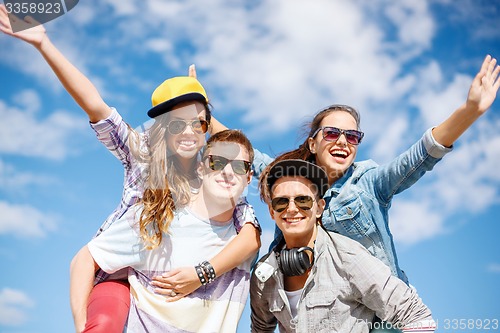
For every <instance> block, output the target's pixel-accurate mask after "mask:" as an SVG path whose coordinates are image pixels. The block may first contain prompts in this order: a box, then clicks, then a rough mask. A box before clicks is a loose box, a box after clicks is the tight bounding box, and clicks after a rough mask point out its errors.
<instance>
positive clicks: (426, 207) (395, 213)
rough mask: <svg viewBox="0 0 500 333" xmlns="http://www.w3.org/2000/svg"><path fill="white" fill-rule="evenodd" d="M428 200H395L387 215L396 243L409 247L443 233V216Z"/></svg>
mask: <svg viewBox="0 0 500 333" xmlns="http://www.w3.org/2000/svg"><path fill="white" fill-rule="evenodd" d="M430 200H432V199H431V198H428V197H427V198H423V199H421V200H397V201H396V200H395V202H394V205H393V207H392V208H391V210H390V214H389V215H390V226H391V230H392V233H393V235H394V239H395V241H396V242H399V243H403V244H407V245H411V244H415V243H418V242H421V241H423V240H425V239H429V238H432V237H435V236H437V235H439V234H442V233H443V232H445V228H444V225H443V223H444V219H443V216H442V215H440V213H439V211H438V210H435V209H433V208H434V207H433V206H432V205H430V204H429V201H430Z"/></svg>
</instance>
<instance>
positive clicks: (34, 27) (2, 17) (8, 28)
mask: <svg viewBox="0 0 500 333" xmlns="http://www.w3.org/2000/svg"><path fill="white" fill-rule="evenodd" d="M9 18H10V20H12V21H13V22H17V23H16V24H22V25H24V26H25V28H26V30H21V31H19V32H13V31H12V25H11V22H10V20H9ZM0 31H2V32H3V33H4V34H6V35H10V36H13V37H16V38H19V39H21V40H23V41H25V42H27V43H30V44H32V45H34V46H35V47H39V46H40V44H41V43H42V41H43V39H44V38H46V33H45V28H44V27H43V25H41V24H39V23H38V22H37V21H36V20H35V19H34V18H32V17H31V16H26V17H25V18H24V21H21V20H19V18H17V17H16V16H14V15H9V13H8V12H7V8H5V5H3V4H2V5H0Z"/></svg>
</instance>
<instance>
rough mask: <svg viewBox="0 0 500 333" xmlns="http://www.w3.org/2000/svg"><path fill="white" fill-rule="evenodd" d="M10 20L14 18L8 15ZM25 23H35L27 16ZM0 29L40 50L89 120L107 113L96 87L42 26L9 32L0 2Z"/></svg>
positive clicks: (108, 110)
mask: <svg viewBox="0 0 500 333" xmlns="http://www.w3.org/2000/svg"><path fill="white" fill-rule="evenodd" d="M11 19H12V20H15V19H16V18H14V17H11ZM25 22H26V23H27V24H31V25H32V26H33V25H35V24H36V21H34V20H33V19H32V18H30V17H27V18H26V19H25ZM0 31H2V32H3V33H5V34H6V35H10V36H13V37H15V38H18V39H20V40H22V41H25V42H26V43H29V44H31V45H33V46H34V47H35V48H36V49H37V50H38V51H39V52H40V54H41V55H42V56H43V57H44V59H45V61H46V62H47V63H48V64H49V66H50V67H51V68H52V71H53V72H54V73H55V74H56V76H57V78H58V79H59V81H60V82H61V84H62V85H63V86H64V88H65V89H66V91H67V92H68V93H69V94H70V95H71V96H72V97H73V99H74V100H75V102H76V103H77V104H78V105H79V106H80V107H81V108H82V109H83V110H84V111H85V112H86V113H87V115H88V116H89V119H90V121H91V122H97V121H99V120H102V119H105V118H106V117H107V116H109V114H110V113H111V110H110V109H109V106H108V105H107V104H106V103H105V102H104V100H103V99H102V98H101V96H100V94H99V92H98V91H97V89H96V87H95V86H94V85H93V84H92V82H90V80H89V79H88V78H87V77H85V75H83V74H82V73H81V72H80V71H79V70H78V69H77V68H76V67H75V66H73V64H71V63H70V62H69V61H68V59H66V58H65V57H64V55H63V54H62V53H61V52H59V50H58V49H57V48H56V47H55V46H54V45H53V44H52V42H51V41H50V39H49V37H48V36H47V34H46V32H45V28H44V27H43V26H42V25H36V26H33V27H32V28H30V29H27V30H22V31H20V32H17V33H15V32H13V31H12V27H11V24H10V21H9V16H8V13H7V9H6V8H5V6H4V5H0Z"/></svg>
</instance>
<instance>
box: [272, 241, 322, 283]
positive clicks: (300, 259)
mask: <svg viewBox="0 0 500 333" xmlns="http://www.w3.org/2000/svg"><path fill="white" fill-rule="evenodd" d="M307 250H308V251H311V252H312V255H313V259H312V260H309V256H308V255H307V253H306V251H307ZM313 263H314V250H313V249H311V248H310V247H308V246H304V247H301V248H292V249H282V250H281V251H280V256H279V262H278V264H279V266H280V268H281V271H282V272H283V274H284V275H286V276H299V275H302V274H304V273H305V272H307V270H308V269H309V268H311V266H312V265H313Z"/></svg>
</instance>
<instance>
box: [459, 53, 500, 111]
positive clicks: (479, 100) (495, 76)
mask: <svg viewBox="0 0 500 333" xmlns="http://www.w3.org/2000/svg"><path fill="white" fill-rule="evenodd" d="M499 74H500V66H498V65H497V60H496V59H495V58H492V57H491V56H490V55H488V56H486V58H485V59H484V61H483V65H482V66H481V70H480V71H479V73H478V74H477V75H476V77H475V78H474V81H473V82H472V85H471V87H470V90H469V96H468V98H467V103H468V104H472V105H475V106H476V108H477V110H479V111H480V112H485V111H486V110H487V109H488V108H489V107H490V106H491V104H492V103H493V101H494V100H495V97H496V94H497V92H498V88H499V87H500V79H499Z"/></svg>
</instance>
